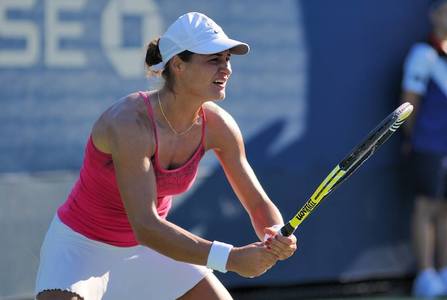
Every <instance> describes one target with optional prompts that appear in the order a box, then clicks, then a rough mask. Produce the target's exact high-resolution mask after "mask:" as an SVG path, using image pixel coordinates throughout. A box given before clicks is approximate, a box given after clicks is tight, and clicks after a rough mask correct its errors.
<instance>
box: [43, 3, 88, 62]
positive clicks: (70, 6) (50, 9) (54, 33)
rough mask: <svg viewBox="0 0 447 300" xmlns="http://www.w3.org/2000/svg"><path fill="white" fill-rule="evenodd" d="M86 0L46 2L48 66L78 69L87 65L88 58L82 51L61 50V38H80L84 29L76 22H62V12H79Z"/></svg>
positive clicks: (46, 51)
mask: <svg viewBox="0 0 447 300" xmlns="http://www.w3.org/2000/svg"><path fill="white" fill-rule="evenodd" d="M85 3H86V0H76V1H71V0H46V1H45V12H46V16H45V42H46V47H45V62H46V64H47V65H48V66H55V67H77V68H82V67H84V66H86V65H87V57H86V56H85V53H82V52H81V51H80V50H62V49H60V48H59V41H60V40H61V38H67V37H69V38H78V37H80V36H81V34H82V32H83V30H84V28H83V27H82V25H81V24H78V23H75V22H72V21H71V22H60V21H59V20H58V14H59V11H61V10H69V11H79V10H80V9H81V8H82V7H83V6H84V5H85Z"/></svg>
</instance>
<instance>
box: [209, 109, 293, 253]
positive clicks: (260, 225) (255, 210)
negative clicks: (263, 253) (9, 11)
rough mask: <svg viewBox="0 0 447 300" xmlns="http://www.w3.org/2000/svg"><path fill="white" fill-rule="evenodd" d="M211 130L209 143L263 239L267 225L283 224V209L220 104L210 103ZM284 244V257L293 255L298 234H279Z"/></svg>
mask: <svg viewBox="0 0 447 300" xmlns="http://www.w3.org/2000/svg"><path fill="white" fill-rule="evenodd" d="M208 108H209V110H210V113H209V115H210V116H209V118H208V119H209V122H208V124H209V127H211V128H210V131H214V132H218V133H219V134H210V135H211V137H210V139H209V140H210V144H209V146H210V147H211V148H213V149H214V151H215V153H216V156H217V157H218V159H219V161H220V163H221V165H222V167H223V169H224V171H225V174H226V176H227V178H228V181H229V182H230V184H231V186H232V188H233V190H234V192H235V193H236V195H237V196H238V198H239V200H240V201H241V203H242V205H243V206H244V208H245V209H246V211H247V212H248V214H249V216H250V219H251V222H252V224H253V228H254V229H255V231H256V234H257V236H258V237H259V239H260V240H263V238H264V234H265V233H266V228H267V227H271V226H273V225H275V224H283V223H284V221H283V218H282V216H281V213H280V212H279V210H278V208H277V207H276V206H275V204H274V203H273V202H272V201H271V200H270V198H269V197H268V196H267V194H266V193H265V191H264V189H263V188H262V186H261V184H260V183H259V180H258V179H257V178H256V175H255V173H254V172H253V169H252V168H251V166H250V164H249V163H248V160H247V157H246V154H245V148H244V142H243V138H242V134H241V132H240V130H239V128H238V126H237V124H236V122H235V121H234V120H233V118H232V117H231V116H230V115H229V114H227V113H226V112H225V111H223V110H222V109H220V108H219V107H217V106H216V105H210V106H209V107H208ZM278 239H279V240H280V241H281V242H282V243H285V245H284V248H283V250H284V252H285V253H280V252H281V249H278V252H276V254H277V255H278V257H280V258H281V259H285V258H287V257H288V256H290V255H291V254H292V253H293V252H294V251H295V249H296V245H295V243H296V239H295V237H293V236H292V237H290V238H284V237H281V238H278Z"/></svg>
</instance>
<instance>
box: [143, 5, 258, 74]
mask: <svg viewBox="0 0 447 300" xmlns="http://www.w3.org/2000/svg"><path fill="white" fill-rule="evenodd" d="M158 48H159V49H160V54H161V57H162V62H160V63H158V64H156V65H153V66H151V67H150V68H151V70H153V71H160V70H162V69H163V68H164V67H165V65H166V63H167V62H168V61H169V60H170V59H171V58H172V57H174V56H175V55H177V54H179V53H182V52H183V51H185V50H188V51H191V52H193V53H197V54H213V53H218V52H222V51H225V50H228V49H229V50H230V53H232V54H238V55H243V54H247V53H248V52H249V51H250V47H249V46H248V44H246V43H243V42H240V41H237V40H233V39H230V38H229V37H228V36H227V35H226V34H225V33H224V32H223V30H222V28H221V27H220V26H219V25H217V24H216V22H214V21H213V20H212V19H210V18H209V17H207V16H206V15H204V14H202V13H198V12H189V13H186V14H184V15H182V16H180V17H179V18H178V19H177V20H176V21H175V22H174V23H173V24H172V25H171V26H169V28H168V29H167V30H166V32H165V33H164V34H163V35H162V36H161V37H160V41H159V42H158Z"/></svg>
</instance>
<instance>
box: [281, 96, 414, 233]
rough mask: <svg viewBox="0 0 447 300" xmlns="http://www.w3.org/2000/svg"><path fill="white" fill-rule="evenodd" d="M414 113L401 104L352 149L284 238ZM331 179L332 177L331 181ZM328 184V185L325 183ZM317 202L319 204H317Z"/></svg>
mask: <svg viewBox="0 0 447 300" xmlns="http://www.w3.org/2000/svg"><path fill="white" fill-rule="evenodd" d="M412 111H413V105H411V104H410V103H409V102H405V103H403V104H401V105H400V106H399V107H398V108H396V109H395V110H394V111H393V112H392V113H391V114H389V115H388V116H387V117H386V118H385V119H383V120H382V122H380V123H379V125H377V126H376V127H375V128H374V129H373V130H371V131H370V132H369V133H368V135H367V136H366V137H365V138H364V139H363V140H362V142H361V143H359V144H358V145H357V146H356V147H354V148H353V149H352V151H351V152H350V153H349V154H348V155H347V156H346V157H345V158H344V159H343V160H342V161H341V162H340V163H339V164H338V165H337V166H336V167H335V169H334V170H333V171H332V172H331V173H330V174H329V175H328V176H327V177H326V178H325V180H323V184H324V185H326V186H330V188H325V189H324V194H320V195H318V197H315V194H316V193H317V191H318V189H320V187H321V185H320V186H319V187H318V188H317V190H316V192H314V194H313V195H312V196H311V197H310V199H309V200H308V201H307V202H306V204H305V205H304V206H303V207H302V208H301V209H300V210H299V211H298V213H297V214H296V215H295V216H294V218H292V219H291V220H290V221H289V222H288V223H287V224H285V225H284V226H283V227H282V228H281V233H282V234H283V235H284V236H289V235H291V234H292V233H293V232H294V231H295V230H296V228H297V227H298V225H299V224H301V222H302V221H304V219H305V218H307V217H308V215H310V213H311V212H312V211H313V210H314V209H315V208H316V207H317V206H318V205H319V203H320V202H321V201H322V200H323V199H324V198H326V196H327V195H329V194H330V193H331V192H332V191H334V190H335V188H336V187H338V186H339V185H340V184H341V183H342V182H343V181H345V180H346V179H347V178H348V177H349V176H351V175H352V174H353V173H354V172H355V171H356V170H357V169H358V168H360V166H361V165H362V164H363V163H364V162H365V161H366V160H367V159H368V158H369V157H371V155H373V154H374V152H375V151H376V150H377V149H378V148H379V147H380V146H381V145H382V144H383V143H385V142H386V141H387V140H388V139H389V138H390V137H391V135H392V134H393V133H394V132H395V131H396V130H397V129H398V128H399V127H400V126H401V125H402V124H403V123H404V122H405V120H406V119H407V118H408V117H409V116H410V115H411V113H412ZM334 171H337V173H339V174H342V175H341V176H331V174H332V173H334ZM329 177H331V178H330V179H329ZM325 182H326V183H325ZM315 200H317V202H316V203H315ZM310 201H313V202H312V203H315V205H313V206H312V209H311V210H310V211H309V210H308V212H307V213H305V214H304V216H303V217H301V218H300V220H299V223H298V222H296V220H295V221H293V220H294V219H296V218H297V216H298V215H299V214H300V213H302V212H303V210H304V209H305V208H306V207H309V205H308V203H309V202H310Z"/></svg>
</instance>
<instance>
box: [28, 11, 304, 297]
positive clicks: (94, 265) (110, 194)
mask: <svg viewBox="0 0 447 300" xmlns="http://www.w3.org/2000/svg"><path fill="white" fill-rule="evenodd" d="M248 51H249V46H248V45H247V44H245V43H242V42H239V41H236V40H233V39H230V38H228V36H227V35H226V34H225V33H224V32H223V31H222V29H221V28H220V27H219V26H218V25H217V24H216V23H214V21H213V20H211V19H210V18H208V17H207V16H205V15H203V14H200V13H195V12H194V13H187V14H185V15H182V16H181V17H180V18H178V19H177V20H176V21H175V22H174V23H173V24H172V25H171V26H170V27H169V28H168V29H167V31H166V32H165V33H164V34H163V35H162V36H161V37H160V39H158V40H155V41H152V42H151V43H150V44H149V46H148V49H147V54H146V64H147V66H148V67H149V70H150V71H151V72H153V73H154V72H155V73H158V74H160V75H161V76H162V77H163V78H164V80H165V84H164V86H163V88H161V89H160V90H156V91H149V92H137V93H133V94H131V95H129V96H127V97H125V98H124V99H121V100H120V101H119V102H117V103H116V104H114V105H113V106H111V107H110V108H109V109H107V110H106V111H105V112H104V113H103V114H102V115H101V116H100V117H99V119H98V120H97V121H96V123H95V124H94V126H93V129H92V132H91V135H90V137H89V140H88V143H87V146H86V150H85V158H84V162H83V166H82V169H81V171H80V177H79V179H78V181H77V182H76V184H75V185H74V187H73V189H72V191H71V193H70V195H69V197H68V199H67V200H66V202H65V203H64V204H63V205H62V206H61V207H60V208H59V209H58V211H57V214H56V216H55V217H54V219H53V221H52V223H51V225H50V228H49V230H48V232H47V235H46V237H45V240H44V243H43V245H42V249H41V257H40V266H39V271H38V275H37V279H36V295H37V296H36V297H37V299H39V300H44V299H86V300H96V299H231V296H230V294H229V293H228V291H227V290H226V289H225V287H224V286H223V285H222V284H221V283H220V282H219V280H218V279H217V278H216V277H215V276H214V274H213V273H212V271H211V270H217V271H221V272H226V271H227V270H228V271H232V272H236V273H238V274H240V275H241V276H244V277H256V276H259V275H261V274H263V273H264V272H266V271H267V270H268V269H270V268H271V267H272V266H273V265H274V264H275V263H276V262H277V261H278V260H284V259H286V258H288V257H290V256H291V255H292V254H293V253H294V252H295V250H296V238H295V237H294V236H290V237H283V236H280V235H277V234H275V233H276V231H275V228H274V227H273V226H274V225H276V224H283V219H282V217H281V214H280V213H279V210H278V209H277V208H276V206H275V205H274V204H273V203H272V201H271V200H270V199H269V198H268V196H267V195H266V193H265V192H264V190H263V189H262V187H261V185H260V183H259V182H258V180H257V178H256V176H255V174H254V173H253V170H252V168H251V167H250V165H249V163H248V161H247V158H246V156H245V151H244V144H243V139H242V136H241V132H240V131H239V128H238V126H237V124H236V122H235V121H234V119H233V118H232V117H231V116H230V115H229V114H228V113H227V112H225V111H224V110H223V109H222V108H220V107H219V106H218V105H217V104H216V103H215V102H216V101H217V100H222V99H224V98H225V87H226V84H227V82H228V80H229V78H230V75H231V72H232V71H231V65H230V57H231V55H232V54H238V55H242V54H246V53H247V52H248ZM210 149H212V150H214V152H215V154H216V155H217V157H218V159H219V161H220V163H221V165H222V167H223V169H224V170H225V173H226V176H227V178H228V180H229V182H230V183H231V185H232V187H233V189H234V191H235V193H236V194H237V196H238V198H239V200H240V201H241V203H242V204H243V206H244V207H245V209H246V210H247V212H248V214H249V216H250V218H251V221H252V224H253V227H254V230H255V232H256V234H257V236H258V237H259V239H260V240H261V242H254V243H252V244H249V245H245V246H242V247H233V246H232V245H229V244H226V243H222V242H218V241H208V240H205V239H203V238H201V237H199V236H197V235H195V234H193V233H191V232H189V231H187V230H185V229H183V228H180V227H179V226H176V225H175V224H173V223H171V222H170V221H168V220H167V219H166V216H167V214H168V211H169V209H170V206H171V200H172V196H173V195H177V194H180V193H182V192H184V191H186V190H188V189H189V188H190V186H191V185H192V183H193V182H194V179H195V177H196V174H197V168H198V163H199V161H200V159H201V158H202V156H203V155H204V153H205V151H207V150H210ZM207 201H213V197H212V195H210V198H209V199H208V200H207ZM265 234H268V235H270V236H271V237H270V238H269V239H267V240H266V241H263V239H264V235H265Z"/></svg>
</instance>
